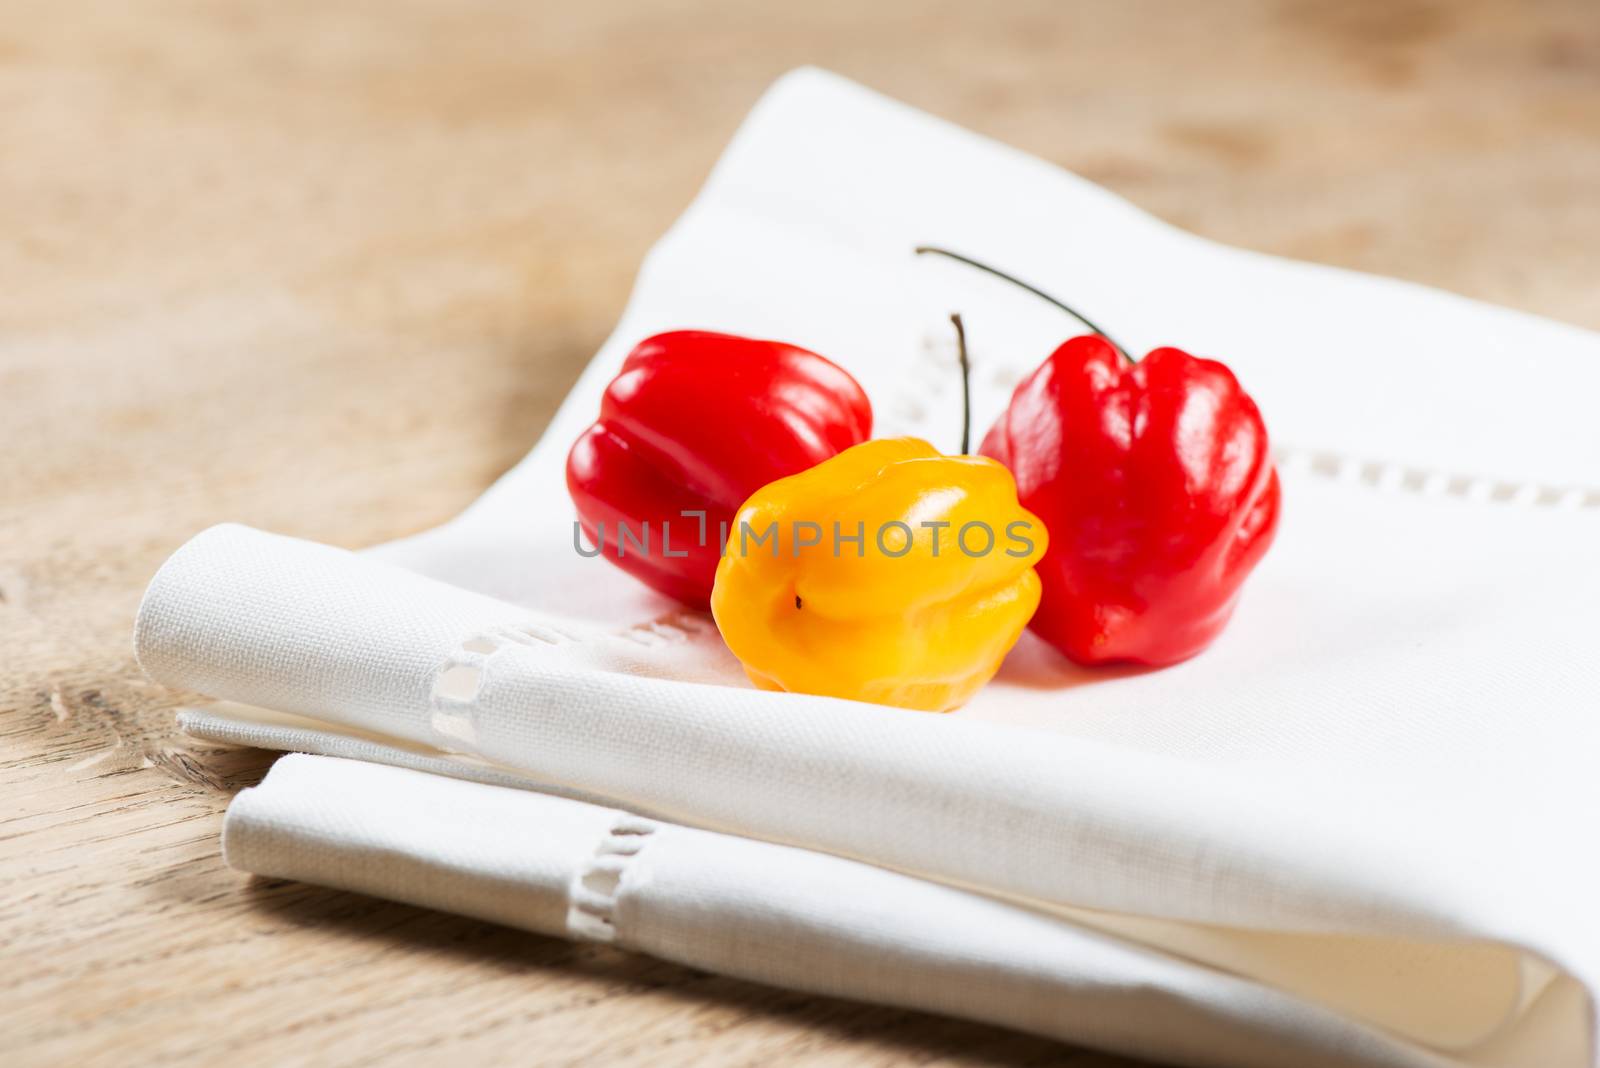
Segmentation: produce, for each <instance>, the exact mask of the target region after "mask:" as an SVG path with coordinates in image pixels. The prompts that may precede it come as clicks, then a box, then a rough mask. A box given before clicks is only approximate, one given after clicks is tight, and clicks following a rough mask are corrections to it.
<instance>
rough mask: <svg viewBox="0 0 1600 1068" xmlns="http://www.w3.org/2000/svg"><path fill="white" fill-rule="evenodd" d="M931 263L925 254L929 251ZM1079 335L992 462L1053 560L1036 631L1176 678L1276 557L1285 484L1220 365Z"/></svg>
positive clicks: (1030, 396) (994, 432) (1091, 659)
mask: <svg viewBox="0 0 1600 1068" xmlns="http://www.w3.org/2000/svg"><path fill="white" fill-rule="evenodd" d="M919 251H921V250H919ZM926 251H930V252H936V253H939V254H941V255H946V256H950V257H951V258H952V259H957V260H961V261H962V262H965V263H968V264H970V265H972V266H975V267H978V268H979V269H981V270H985V271H988V272H990V273H992V274H996V275H998V276H999V277H1001V278H1004V279H1006V280H1007V281H1011V282H1016V283H1017V284H1019V285H1022V286H1023V288H1025V289H1028V290H1030V291H1031V292H1033V293H1035V294H1036V295H1038V296H1041V297H1044V299H1046V300H1048V301H1050V302H1051V303H1053V304H1055V305H1056V306H1057V307H1060V308H1062V309H1063V310H1065V311H1067V312H1068V313H1069V314H1071V315H1073V316H1074V317H1075V318H1077V319H1079V320H1080V321H1082V322H1084V323H1085V325H1087V326H1088V327H1089V329H1091V330H1093V331H1095V336H1084V337H1075V338H1073V339H1071V340H1070V341H1067V342H1066V343H1064V344H1063V345H1061V346H1060V347H1059V348H1057V349H1056V350H1055V352H1053V353H1051V355H1050V357H1049V359H1047V360H1045V362H1044V363H1043V364H1041V365H1040V366H1039V368H1038V369H1037V370H1035V371H1034V372H1033V373H1032V374H1031V375H1029V376H1028V378H1027V379H1025V380H1024V381H1023V382H1022V384H1021V385H1019V386H1018V387H1017V388H1016V391H1015V393H1014V394H1013V395H1012V398H1011V403H1010V405H1009V406H1008V407H1007V408H1006V410H1005V412H1004V413H1003V414H1002V415H1001V416H1000V418H999V420H998V421H997V422H996V423H995V425H994V426H993V428H991V429H990V431H989V433H988V434H987V435H986V436H985V437H984V439H983V445H982V446H981V448H980V449H979V452H980V453H981V454H982V455H984V456H988V457H990V458H991V459H995V460H998V461H1000V462H1001V463H1002V464H1004V465H1006V467H1008V468H1010V469H1011V473H1012V474H1013V475H1014V476H1015V478H1016V480H1017V498H1018V500H1019V501H1020V502H1021V504H1022V506H1023V507H1024V508H1026V509H1027V510H1028V511H1030V512H1032V513H1033V514H1034V515H1037V516H1038V517H1039V518H1040V519H1042V520H1043V521H1044V524H1045V527H1046V528H1047V529H1048V530H1049V531H1050V546H1049V549H1048V550H1047V551H1046V553H1045V556H1044V559H1043V560H1041V561H1040V562H1039V563H1038V564H1037V565H1036V568H1037V570H1038V573H1039V579H1040V581H1041V583H1042V586H1043V594H1042V597H1041V600H1040V603H1039V610H1038V611H1037V612H1036V613H1035V614H1034V617H1033V620H1032V622H1031V623H1030V624H1029V626H1031V627H1032V628H1033V630H1034V632H1035V633H1037V634H1038V635H1039V636H1040V637H1042V638H1044V639H1045V640H1046V641H1048V642H1049V643H1050V644H1052V645H1054V646H1055V647H1056V648H1057V649H1059V650H1061V652H1063V653H1065V654H1066V655H1067V656H1068V657H1070V658H1071V659H1073V660H1075V661H1077V662H1078V663H1080V664H1103V663H1116V662H1129V663H1137V664H1149V665H1155V666H1159V665H1163V664H1173V663H1176V662H1178V661H1180V660H1185V659H1188V658H1189V657H1191V656H1194V655H1195V654H1196V653H1199V652H1200V651H1202V650H1203V649H1205V648H1206V646H1208V645H1210V644H1211V643H1212V641H1214V640H1215V639H1216V637H1217V636H1218V635H1219V634H1220V633H1221V632H1222V629H1223V627H1224V626H1226V625H1227V622H1228V618H1229V617H1230V616H1231V615H1232V613H1233V608H1234V604H1235V603H1236V602H1237V600H1238V598H1239V592H1240V588H1241V587H1242V585H1243V584H1244V581H1245V579H1246V578H1247V577H1249V574H1250V572H1251V570H1252V569H1254V567H1255V566H1256V564H1257V563H1259V562H1260V560H1261V558H1262V556H1264V555H1265V554H1266V551H1267V549H1268V547H1269V546H1270V545H1271V544H1272V538H1273V535H1274V534H1275V533H1276V530H1277V525H1278V508H1279V487H1278V474H1277V471H1276V470H1275V469H1274V467H1273V464H1272V456H1271V451H1270V448H1269V446H1268V442H1267V429H1266V426H1265V425H1264V424H1263V422H1262V419H1261V412H1260V411H1259V410H1258V409H1257V408H1256V404H1255V401H1253V400H1251V399H1250V397H1249V395H1248V394H1246V393H1245V391H1244V389H1243V388H1242V387H1241V386H1240V385H1239V381H1238V379H1236V378H1235V377H1234V375H1233V372H1232V371H1230V370H1229V369H1228V368H1227V367H1226V366H1224V365H1223V364H1221V363H1219V362H1217V361H1215V360H1206V359H1200V358H1197V357H1194V356H1191V355H1189V354H1188V353H1186V352H1183V351H1182V350H1180V349H1175V348H1159V349H1155V350H1153V351H1152V352H1150V354H1149V355H1147V356H1145V358H1144V359H1142V360H1140V361H1138V362H1137V363H1135V362H1133V361H1132V360H1131V358H1130V357H1129V356H1128V355H1127V353H1126V351H1125V350H1123V349H1121V348H1120V347H1119V346H1117V345H1116V344H1115V343H1113V342H1112V341H1111V340H1110V339H1109V338H1107V337H1106V336H1105V335H1104V334H1103V332H1101V331H1100V330H1099V328H1098V327H1096V326H1094V325H1093V324H1092V323H1088V322H1087V320H1084V319H1083V317H1082V316H1080V315H1078V313H1077V312H1074V311H1073V310H1072V309H1071V308H1069V307H1067V306H1066V305H1064V304H1062V303H1061V302H1060V301H1058V300H1056V299H1055V298H1053V297H1051V296H1049V295H1048V294H1045V293H1042V292H1040V291H1039V290H1037V289H1034V287H1032V286H1029V285H1027V284H1026V283H1023V282H1019V281H1018V280H1017V279H1014V278H1011V276H1009V275H1006V274H1003V273H1001V272H999V271H995V270H994V269H993V268H991V267H987V266H985V265H983V264H979V263H976V262H974V261H971V260H968V259H966V257H964V256H957V255H955V254H953V253H948V252H945V251H944V250H941V249H928V250H926Z"/></svg>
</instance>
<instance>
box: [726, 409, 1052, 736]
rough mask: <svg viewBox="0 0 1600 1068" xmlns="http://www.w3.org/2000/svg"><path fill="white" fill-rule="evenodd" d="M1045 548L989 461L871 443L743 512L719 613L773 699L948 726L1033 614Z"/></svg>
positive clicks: (732, 642)
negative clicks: (821, 698)
mask: <svg viewBox="0 0 1600 1068" xmlns="http://www.w3.org/2000/svg"><path fill="white" fill-rule="evenodd" d="M1046 537H1047V535H1046V532H1045V529H1044V524H1043V523H1042V522H1040V521H1039V519H1038V518H1037V517H1035V516H1034V515H1032V514H1031V513H1029V512H1028V511H1026V510H1025V509H1023V508H1022V506H1021V505H1019V504H1018V503H1017V487H1016V483H1015V482H1014V481H1013V480H1012V477H1011V472H1009V471H1007V470H1006V469H1005V468H1004V467H1002V466H1001V465H1000V464H998V463H995V462H994V461H993V460H989V459H986V458H984V457H981V456H944V455H941V454H940V453H939V452H938V450H936V449H935V448H934V447H933V446H932V445H929V444H928V443H927V442H925V441H919V440H917V439H915V438H898V439H891V440H882V441H868V442H863V443H862V444H860V445H856V446H854V447H852V448H849V449H846V450H845V451H844V452H842V453H840V454H838V455H837V456H834V457H832V458H831V459H828V460H824V461H823V462H822V463H820V464H818V465H817V466H815V467H813V468H811V469H809V470H807V471H803V472H801V473H800V474H797V475H791V476H790V477H788V478H782V479H779V480H778V481H776V482H773V483H771V484H769V485H767V486H765V487H763V488H762V489H759V490H757V491H756V492H755V494H754V495H753V496H751V497H750V499H749V500H748V501H746V502H745V503H744V506H743V507H742V508H740V509H739V513H738V515H737V516H736V517H735V518H734V523H733V526H732V527H731V528H730V530H729V532H728V544H727V548H726V550H725V552H724V555H723V558H722V560H721V562H720V563H719V564H718V565H717V575H716V583H715V585H714V586H713V587H712V591H711V612H712V615H713V616H715V617H716V621H717V627H718V628H719V629H720V630H721V631H722V637H723V640H724V641H726V642H727V643H728V648H729V649H731V650H732V651H733V655H734V656H736V657H738V658H739V661H740V662H741V663H742V664H743V665H744V669H745V672H746V673H747V674H748V675H749V676H750V678H751V680H752V681H753V682H755V684H756V685H758V686H760V687H762V688H764V689H769V690H789V691H792V692H795V693H809V694H822V695H826V696H831V697H848V698H854V699H856V700H860V701H872V702H876V703H878V704H886V705H899V706H901V707H903V708H917V709H926V710H929V711H936V712H946V711H949V710H950V709H953V708H958V707H960V706H961V705H962V704H963V703H964V702H965V701H966V700H967V699H968V698H969V697H971V696H972V695H973V694H974V693H976V692H977V690H978V689H979V688H980V687H981V686H983V684H984V683H986V682H988V681H989V680H990V679H991V678H993V677H994V673H995V672H996V671H998V670H999V668H1000V661H1001V660H1002V659H1003V658H1004V657H1005V655H1006V653H1007V652H1008V651H1010V649H1011V647H1012V646H1013V645H1014V644H1016V641H1017V638H1018V636H1019V635H1021V633H1022V629H1023V627H1025V626H1027V623H1028V620H1029V619H1030V618H1031V617H1032V616H1033V610H1034V609H1035V608H1036V607H1038V604H1039V577H1038V575H1037V574H1035V573H1034V570H1033V566H1034V564H1036V563H1038V561H1039V559H1040V557H1042V556H1043V555H1044V551H1045V547H1046Z"/></svg>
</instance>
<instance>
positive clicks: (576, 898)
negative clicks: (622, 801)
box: [567, 812, 658, 943]
mask: <svg viewBox="0 0 1600 1068" xmlns="http://www.w3.org/2000/svg"><path fill="white" fill-rule="evenodd" d="M657 826H658V825H657V824H656V823H654V822H653V821H651V820H647V819H644V818H643V817H641V816H634V815H631V814H629V813H626V812H619V813H618V814H617V818H616V820H615V821H614V822H613V823H612V824H611V831H610V833H608V834H607V835H606V836H605V837H604V838H602V839H600V841H599V842H598V843H597V844H596V845H595V848H594V852H593V853H592V854H590V856H589V858H588V859H587V860H586V861H584V863H583V864H582V865H581V866H580V867H579V868H578V870H577V871H576V872H575V873H573V876H572V884H571V888H570V890H569V891H568V905H567V933H568V934H570V935H572V936H573V937H574V938H582V939H587V940H588V941H590V942H605V943H611V942H615V941H616V939H617V927H616V908H617V899H618V897H619V896H620V892H621V887H622V879H623V876H624V875H625V874H626V873H627V871H628V869H629V868H630V867H631V866H632V865H633V863H634V859H633V858H634V857H636V856H637V855H638V853H639V851H640V850H641V849H643V848H644V847H645V843H646V842H648V841H649V840H650V836H651V835H652V834H654V833H655V831H656V828H657Z"/></svg>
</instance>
